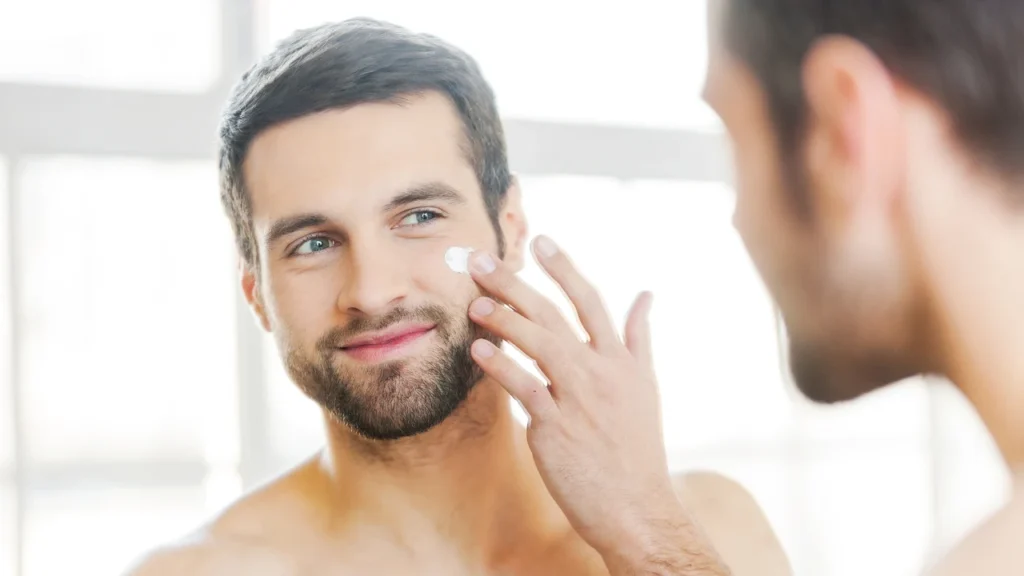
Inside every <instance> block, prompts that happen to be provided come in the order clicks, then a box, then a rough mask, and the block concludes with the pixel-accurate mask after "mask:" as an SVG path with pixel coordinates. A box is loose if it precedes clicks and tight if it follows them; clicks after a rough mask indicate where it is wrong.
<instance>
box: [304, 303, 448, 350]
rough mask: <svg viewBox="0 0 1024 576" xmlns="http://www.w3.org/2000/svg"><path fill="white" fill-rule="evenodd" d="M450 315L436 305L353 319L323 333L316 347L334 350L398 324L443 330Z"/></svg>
mask: <svg viewBox="0 0 1024 576" xmlns="http://www.w3.org/2000/svg"><path fill="white" fill-rule="evenodd" d="M450 315H451V314H450V313H449V312H448V310H447V309H445V308H444V307H443V306H438V305H436V304H430V305H426V306H420V307H417V308H412V309H409V308H395V309H394V310H391V311H389V312H388V313H386V314H383V315H381V316H376V317H359V318H354V319H352V320H351V321H350V322H349V323H348V324H346V325H344V326H336V327H334V328H332V329H330V330H328V331H327V332H325V333H324V334H323V336H321V337H320V338H319V339H318V340H317V343H316V346H317V349H319V350H321V351H326V350H336V349H338V348H341V347H342V345H344V343H345V342H347V341H348V340H351V339H352V338H355V337H356V336H359V335H360V334H363V333H365V332H377V331H380V330H386V329H387V328H390V327H391V326H394V325H395V324H398V323H400V322H429V323H431V324H436V325H437V326H438V328H443V327H445V326H447V324H448V322H449V316H450Z"/></svg>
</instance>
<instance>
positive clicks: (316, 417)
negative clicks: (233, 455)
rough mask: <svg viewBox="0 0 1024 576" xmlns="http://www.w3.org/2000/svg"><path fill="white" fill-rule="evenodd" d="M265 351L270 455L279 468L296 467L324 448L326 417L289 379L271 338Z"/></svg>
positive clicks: (264, 347)
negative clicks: (285, 465)
mask: <svg viewBox="0 0 1024 576" xmlns="http://www.w3.org/2000/svg"><path fill="white" fill-rule="evenodd" d="M263 350H264V365H265V367H266V373H267V388H266V390H267V406H268V407H269V409H270V415H269V421H270V451H271V455H270V456H271V458H272V459H273V461H274V462H275V463H277V464H279V465H280V464H286V463H287V464H288V465H295V464H297V463H298V462H299V461H300V460H302V459H304V458H307V457H309V456H311V455H312V454H313V453H314V452H315V451H316V450H318V449H319V448H320V447H322V446H323V445H324V425H323V414H322V413H321V412H320V408H319V407H318V406H317V405H316V404H315V403H314V402H313V401H312V400H310V399H309V398H307V397H306V395H305V394H303V393H302V392H301V391H300V390H299V388H298V386H296V385H295V384H294V383H293V382H292V381H291V379H290V378H289V377H288V374H287V372H285V369H284V366H283V365H282V362H281V354H280V352H279V351H278V349H277V344H276V343H275V342H274V339H273V338H272V337H270V336H269V335H268V336H266V339H265V340H264V344H263Z"/></svg>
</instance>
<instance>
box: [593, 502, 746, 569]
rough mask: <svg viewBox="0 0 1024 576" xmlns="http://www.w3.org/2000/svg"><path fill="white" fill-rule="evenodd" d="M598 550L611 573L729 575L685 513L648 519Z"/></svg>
mask: <svg viewBox="0 0 1024 576" xmlns="http://www.w3.org/2000/svg"><path fill="white" fill-rule="evenodd" d="M630 532H631V534H629V535H624V537H623V538H621V539H619V540H617V541H616V542H615V543H614V544H613V545H611V546H608V547H606V549H605V550H602V551H601V555H602V556H603V558H604V560H605V564H606V566H607V567H608V571H609V573H610V574H611V576H732V572H731V571H730V570H729V567H728V566H726V564H725V562H724V561H723V560H722V558H721V557H720V556H719V554H718V552H717V551H716V550H715V548H714V547H713V546H712V545H711V541H710V540H709V539H708V538H707V536H706V535H705V534H704V532H703V531H702V530H701V529H700V527H699V526H697V525H696V523H695V522H694V521H693V520H692V519H690V518H689V517H688V516H687V515H686V514H683V513H679V514H678V515H674V518H672V519H671V520H669V519H661V520H648V521H647V523H646V526H644V527H642V528H640V529H635V530H631V531H630Z"/></svg>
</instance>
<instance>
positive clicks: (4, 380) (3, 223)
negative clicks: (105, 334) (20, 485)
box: [0, 157, 14, 574]
mask: <svg viewBox="0 0 1024 576" xmlns="http://www.w3.org/2000/svg"><path fill="white" fill-rule="evenodd" d="M7 181H8V176H7V164H6V162H5V161H4V158H3V157H0V489H2V488H3V487H4V482H6V481H7V480H8V479H9V478H10V477H11V476H13V475H9V473H10V472H13V467H14V418H13V417H12V416H13V415H14V411H13V409H14V407H13V406H12V405H11V404H12V403H11V399H12V397H13V389H12V386H11V384H12V382H11V380H12V378H11V376H12V375H13V374H12V373H11V368H10V367H11V349H12V344H13V340H12V336H13V335H12V334H11V294H10V287H11V275H10V271H11V266H10V261H9V258H8V256H9V255H10V249H11V248H10V243H9V238H10V230H11V228H10V226H11V222H10V218H9V216H8V207H9V206H10V199H9V197H8V190H7ZM0 514H2V513H0ZM0 522H2V520H0ZM0 574H3V572H0Z"/></svg>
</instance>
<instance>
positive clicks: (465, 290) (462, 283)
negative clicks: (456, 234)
mask: <svg viewBox="0 0 1024 576" xmlns="http://www.w3.org/2000/svg"><path fill="white" fill-rule="evenodd" d="M478 245H479V244H476V245H474V244H473V243H466V242H464V243H457V242H452V241H451V240H448V241H444V242H432V243H431V245H430V246H421V247H420V248H423V249H418V250H416V252H415V253H414V254H411V257H410V258H409V263H408V265H409V271H410V274H411V275H412V277H413V279H414V284H415V285H416V287H417V290H418V291H419V292H421V293H423V295H424V297H425V298H426V299H427V300H429V301H432V302H437V303H447V304H455V305H459V306H461V305H463V303H466V304H468V302H469V301H470V300H472V299H473V298H474V297H475V296H477V295H478V294H479V293H480V292H479V288H478V287H477V285H476V282H474V281H473V278H472V277H470V276H469V275H468V274H460V273H458V272H454V271H452V269H451V268H449V267H448V264H447V263H446V262H445V253H446V252H447V251H448V248H450V247H452V246H465V247H475V246H478Z"/></svg>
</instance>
